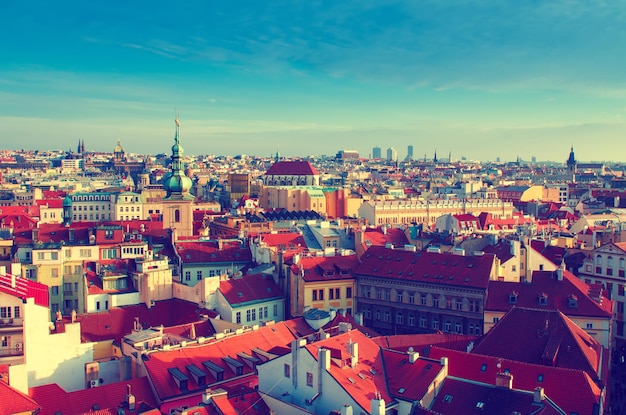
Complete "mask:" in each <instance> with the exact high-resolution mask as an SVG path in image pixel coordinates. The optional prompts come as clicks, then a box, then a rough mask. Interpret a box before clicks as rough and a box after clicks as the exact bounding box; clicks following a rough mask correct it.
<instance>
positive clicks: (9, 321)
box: [0, 318, 24, 331]
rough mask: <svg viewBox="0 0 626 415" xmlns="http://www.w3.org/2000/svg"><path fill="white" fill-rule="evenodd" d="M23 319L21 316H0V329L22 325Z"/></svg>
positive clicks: (4, 329)
mask: <svg viewBox="0 0 626 415" xmlns="http://www.w3.org/2000/svg"><path fill="white" fill-rule="evenodd" d="M23 325H24V320H23V319H21V318H0V331H7V330H6V329H13V328H17V327H20V328H21V327H22V326H23Z"/></svg>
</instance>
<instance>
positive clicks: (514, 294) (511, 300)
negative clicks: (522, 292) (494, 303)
mask: <svg viewBox="0 0 626 415" xmlns="http://www.w3.org/2000/svg"><path fill="white" fill-rule="evenodd" d="M517 295H518V292H517V291H513V292H512V293H511V294H509V304H516V303H517Z"/></svg>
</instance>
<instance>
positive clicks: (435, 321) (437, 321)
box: [432, 318, 439, 330]
mask: <svg viewBox="0 0 626 415" xmlns="http://www.w3.org/2000/svg"><path fill="white" fill-rule="evenodd" d="M432 327H433V330H439V320H437V319H436V318H435V319H433V325H432Z"/></svg>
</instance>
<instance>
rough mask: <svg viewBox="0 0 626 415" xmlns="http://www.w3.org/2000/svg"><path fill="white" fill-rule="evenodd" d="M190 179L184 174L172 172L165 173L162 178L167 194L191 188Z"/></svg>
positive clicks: (183, 191)
mask: <svg viewBox="0 0 626 415" xmlns="http://www.w3.org/2000/svg"><path fill="white" fill-rule="evenodd" d="M191 185H192V183H191V179H190V178H189V177H187V176H185V175H184V174H179V172H174V173H170V174H167V175H166V176H165V178H164V179H163V188H164V189H165V191H166V192H167V193H168V194H172V193H187V192H189V190H190V189H191Z"/></svg>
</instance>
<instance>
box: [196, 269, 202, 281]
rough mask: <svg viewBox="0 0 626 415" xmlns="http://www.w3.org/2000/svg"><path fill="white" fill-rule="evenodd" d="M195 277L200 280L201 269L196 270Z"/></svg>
mask: <svg viewBox="0 0 626 415" xmlns="http://www.w3.org/2000/svg"><path fill="white" fill-rule="evenodd" d="M196 279H197V280H198V281H200V280H201V279H202V270H200V271H196Z"/></svg>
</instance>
